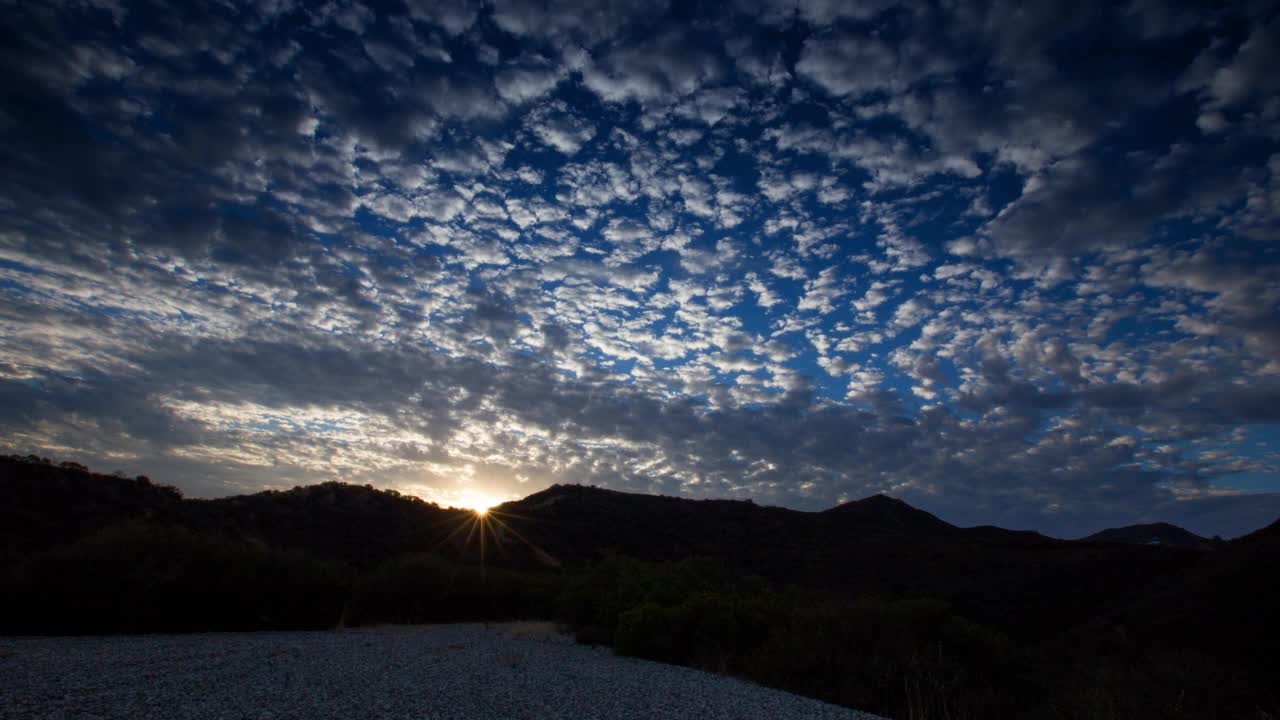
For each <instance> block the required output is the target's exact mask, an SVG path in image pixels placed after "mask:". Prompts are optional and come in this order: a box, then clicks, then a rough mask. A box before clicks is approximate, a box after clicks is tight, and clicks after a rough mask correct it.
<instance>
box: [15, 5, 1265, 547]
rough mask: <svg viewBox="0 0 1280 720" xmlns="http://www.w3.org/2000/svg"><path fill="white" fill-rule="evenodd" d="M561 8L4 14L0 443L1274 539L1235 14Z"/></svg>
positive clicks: (207, 480)
mask: <svg viewBox="0 0 1280 720" xmlns="http://www.w3.org/2000/svg"><path fill="white" fill-rule="evenodd" d="M580 5H581V6H577V5H575V4H574V3H568V4H565V3H560V4H552V5H548V4H546V3H542V2H532V1H531V0H503V1H501V2H490V3H479V2H477V3H454V4H449V3H437V2H416V1H414V2H404V3H401V2H395V3H379V4H376V5H364V4H358V3H343V2H330V3H328V4H323V5H321V4H316V3H293V2H289V1H288V0H283V1H282V0H271V1H266V0H264V1H262V2H256V3H253V2H239V3H207V4H205V3H182V4H178V5H174V6H169V5H166V4H164V3H156V2H140V3H115V2H111V1H110V0H83V1H73V0H64V1H63V2H58V3H40V4H34V3H24V4H18V5H14V6H12V7H10V8H9V12H7V13H6V17H5V19H4V20H3V21H2V22H3V23H4V25H3V28H4V29H3V35H4V38H5V42H4V43H3V47H4V48H5V49H4V50H3V51H0V77H2V78H3V80H4V87H5V88H6V93H5V97H4V98H3V99H2V100H0V128H2V129H3V132H0V163H3V166H4V167H5V168H6V171H5V172H4V173H3V174H2V175H0V210H2V211H3V212H0V337H2V338H3V340H2V341H0V400H2V401H3V402H0V431H2V432H3V435H4V437H5V438H7V440H6V445H8V446H9V448H8V449H9V451H12V452H22V453H27V452H39V453H42V454H50V455H56V456H58V457H67V458H74V459H78V460H81V461H87V462H89V463H90V464H92V465H94V466H97V467H100V468H103V469H114V468H117V467H119V468H124V469H127V470H129V471H131V472H146V473H148V474H151V475H153V476H156V477H164V478H165V479H166V480H172V481H175V482H177V483H178V484H180V485H182V486H184V488H185V489H186V490H188V491H189V492H191V493H194V494H203V495H217V494H225V493H230V492H239V491H245V490H252V489H257V488H261V487H270V486H281V485H284V486H288V485H293V484H295V483H300V482H314V481H319V480H324V479H333V478H341V479H347V480H352V481H357V482H373V483H375V484H380V485H384V486H393V487H397V488H400V489H402V490H406V491H409V492H415V493H417V494H421V495H423V496H425V497H429V498H432V499H438V500H440V501H443V502H449V501H450V500H453V499H457V498H461V497H464V496H467V495H470V494H474V493H476V492H483V493H487V494H489V495H494V496H498V497H507V496H516V495H523V494H527V493H529V492H533V491H536V490H538V489H540V488H541V487H543V486H545V485H547V484H550V483H552V482H585V483H596V484H600V485H604V486H608V487H614V488H619V489H628V490H638V491H646V492H663V493H668V494H679V495H688V496H694V497H705V496H717V497H718V496H731V497H753V498H756V499H757V501H759V502H766V503H776V504H783V505H788V506H792V507H801V508H808V509H816V508H821V507H825V506H829V505H831V504H833V503H835V502H838V501H841V500H844V499H851V498H856V497H860V496H863V495H866V494H869V493H873V492H880V491H883V492H889V493H892V494H895V495H898V496H900V497H903V498H904V499H907V500H908V501H911V502H914V503H917V504H919V505H922V506H924V507H926V508H929V509H931V510H934V511H936V512H938V513H939V514H941V515H942V516H943V517H945V518H947V519H951V520H954V521H957V522H968V523H997V524H1003V525H1008V526H1018V527H1032V528H1036V529H1041V530H1045V531H1048V532H1053V533H1058V534H1067V535H1070V534H1083V533H1085V532H1088V531H1091V530H1094V529H1097V528H1099V527H1102V526H1105V525H1109V524H1118V523H1123V522H1133V521H1138V520H1147V519H1155V518H1159V519H1174V520H1177V519H1184V518H1185V519H1186V522H1188V523H1189V524H1190V525H1191V526H1192V527H1193V529H1200V530H1201V531H1212V532H1221V533H1224V534H1232V533H1237V532H1242V531H1245V530H1249V529H1252V528H1253V527H1256V526H1257V525H1259V524H1262V523H1263V522H1265V520H1266V519H1267V518H1266V517H1265V516H1266V512H1265V511H1258V510H1257V509H1256V508H1258V507H1263V508H1271V509H1272V511H1273V512H1272V515H1274V514H1275V513H1276V512H1280V501H1277V497H1280V496H1275V495H1258V494H1253V495H1246V496H1242V495H1241V494H1240V493H1242V492H1245V491H1276V490H1280V454H1278V448H1277V442H1280V361H1278V360H1277V359H1276V358H1280V243H1278V242H1277V240H1278V238H1280V232H1278V231H1280V100H1278V99H1277V95H1276V89H1277V88H1276V86H1275V74H1274V73H1273V72H1272V71H1271V70H1272V68H1273V67H1274V66H1275V62H1274V60H1275V59H1276V58H1275V57H1274V55H1275V50H1274V48H1275V47H1277V46H1280V41H1277V40H1276V38H1277V36H1278V35H1280V13H1278V12H1277V8H1276V7H1275V6H1274V4H1271V3H1238V4H1236V5H1233V9H1231V10H1230V11H1226V10H1223V11H1213V12H1207V11H1203V10H1202V9H1199V8H1197V7H1196V6H1194V5H1186V6H1181V5H1177V4H1168V3H1163V2H1157V1H1155V0H1135V2H1132V3H1129V4H1127V5H1118V4H1114V3H1103V4H1098V5H1097V6H1096V7H1082V6H1079V5H1078V4H1069V5H1064V4H1061V3H1056V2H1047V1H1044V0H1042V1H1040V2H1036V3H1031V4H1025V3H1023V4H1018V5H1017V6H1016V7H1015V6H1008V7H1006V3H1001V2H995V3H983V4H971V5H970V4H961V5H956V4H953V3H929V2H911V3H905V4H896V3H888V2H858V3H829V2H818V1H814V2H810V1H808V0H802V1H801V2H799V3H796V2H794V1H789V2H786V3H781V2H779V3H774V2H769V1H767V0H741V2H739V3H737V5H735V6H733V7H731V8H730V9H728V10H726V9H725V8H724V7H722V6H720V5H715V6H712V5H711V4H707V5H705V6H703V5H699V4H694V5H677V4H673V5H672V6H671V7H662V6H661V5H655V4H654V3H650V2H642V3H632V2H627V1H626V0H619V1H611V2H603V3H601V2H591V3H581V4H580ZM1250 508H1253V509H1250Z"/></svg>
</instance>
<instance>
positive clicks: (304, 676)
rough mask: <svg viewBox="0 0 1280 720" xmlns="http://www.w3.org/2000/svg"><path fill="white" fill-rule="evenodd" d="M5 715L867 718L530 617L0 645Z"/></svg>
mask: <svg viewBox="0 0 1280 720" xmlns="http://www.w3.org/2000/svg"><path fill="white" fill-rule="evenodd" d="M0 717H3V718H15V719H16V718H24V719H31V720H35V719H37V718H50V719H52V718H68V719H69V718H77V719H85V720H87V719H89V718H131V719H134V718H136V719H142V718H191V719H193V720H215V719H218V720H221V719H223V718H226V719H228V720H231V719H234V720H247V719H253V720H268V719H271V720H283V719H285V718H299V719H301V718H307V719H312V718H344V719H349V720H361V719H369V720H373V719H378V720H381V719H384V718H385V719H387V720H391V719H392V718H395V719H397V720H398V719H405V720H409V719H414V720H435V719H444V718H493V719H497V718H537V719H538V720H550V719H554V718H574V719H575V720H579V719H587V718H602V719H603V718H608V719H609V720H614V719H622V718H695V719H696V720H716V719H717V718H843V719H845V720H854V719H861V720H871V719H872V718H873V716H871V715H867V714H863V713H858V712H854V711H852V710H847V709H844V708H841V707H837V706H834V705H829V704H826V703H822V702H818V701H816V700H810V699H808V698H802V697H799V696H796V695H792V694H790V693H785V692H781V691H778V690H770V689H767V688H762V687H759V686H756V685H752V684H750V683H746V682H742V681H740V680H735V679H733V678H728V677H723V676H719V675H713V674H709V673H704V672H699V671H696V670H690V669H688V668H681V667H675V666H671V665H663V664H660V663H653V662H648V661H644V660H636V659H632V658H621V657H615V656H613V655H612V654H611V653H610V652H609V651H608V650H606V649H602V648H592V647H585V646H581V645H575V644H574V643H573V642H572V641H571V640H570V639H568V638H567V637H565V636H563V635H559V634H557V633H555V632H554V631H553V630H552V629H551V628H549V626H545V625H538V624H531V623H513V624H499V625H437V626H417V627H385V628H368V629H357V630H337V631H330V632H280V633H219V634H205V635H151V636H125V637H92V638H0Z"/></svg>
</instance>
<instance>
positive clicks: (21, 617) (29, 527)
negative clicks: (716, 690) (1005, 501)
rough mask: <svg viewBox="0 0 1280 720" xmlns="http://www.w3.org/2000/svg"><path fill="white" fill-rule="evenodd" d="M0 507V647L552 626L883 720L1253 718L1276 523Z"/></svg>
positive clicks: (10, 503)
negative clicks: (1072, 531)
mask: <svg viewBox="0 0 1280 720" xmlns="http://www.w3.org/2000/svg"><path fill="white" fill-rule="evenodd" d="M0 493H3V498H4V501H3V502H0V542H2V546H0V549H2V552H3V554H2V555H0V560H3V567H2V568H0V570H2V572H3V574H2V575H0V583H2V584H3V585H2V586H0V597H3V598H4V604H5V607H4V608H3V611H2V612H0V633H103V632H107V633H110V632H153V631H183V630H200V631H204V630H232V629H276V628H317V629H318V628H330V627H336V626H341V625H358V624H374V623H387V622H392V623H420V622H442V621H459V620H497V619H507V618H520V617H538V618H548V617H553V618H557V619H559V620H560V621H562V622H563V623H564V624H565V625H566V626H567V627H569V628H570V629H572V630H573V631H574V632H576V633H577V635H578V637H579V639H580V640H582V641H584V642H592V643H603V644H609V645H612V646H613V647H614V649H615V650H616V651H617V652H619V653H624V654H628V655H635V656H639V657H645V658H650V659H654V660H660V661H664V662H672V663H680V664H687V665H692V666H695V667H700V668H705V669H708V670H712V671H716V672H726V673H732V674H735V675H739V676H742V677H746V678H750V679H753V680H755V681H757V682H760V683H763V684H767V685H772V686H776V687H781V688H785V689H789V690H792V691H795V692H799V693H802V694H806V695H810V696H814V697H819V698H822V699H825V700H829V701H832V702H837V703H841V704H845V705H848V706H851V707H856V708H860V709H864V710H869V711H872V712H877V713H881V714H884V715H887V716H889V717H895V718H969V717H983V718H1021V717H1036V718H1129V717H1151V718H1157V717H1159V718H1259V719H1261V718H1273V717H1280V696H1278V695H1277V693H1276V691H1275V690H1274V689H1273V687H1272V686H1273V684H1274V683H1273V682H1272V680H1273V678H1274V677H1277V676H1280V661H1277V658H1276V655H1275V653H1274V650H1273V648H1274V647H1277V646H1280V633H1278V632H1277V627H1278V626H1280V623H1278V622H1277V620H1276V619H1275V618H1274V612H1273V608H1272V605H1273V603H1274V599H1275V597H1276V590H1277V589H1280V588H1278V587H1277V577H1278V576H1280V573H1277V572H1276V570H1278V569H1280V567H1277V562H1276V561H1277V559H1278V558H1280V525H1273V526H1272V527H1270V528H1267V529H1264V530H1262V531H1259V532H1258V533H1255V534H1253V535H1251V536H1248V537H1245V538H1242V539H1238V540H1234V541H1230V542H1225V543H1207V542H1206V543H1203V544H1201V545H1196V546H1195V547H1196V548H1197V549H1191V548H1168V547H1146V546H1139V545H1131V544H1116V543H1101V542H1083V543H1082V542H1075V543H1071V542H1063V541H1055V540H1051V539H1048V538H1044V537H1041V536H1038V535H1035V534H1034V533H1016V532H1010V531H1004V530H1000V529H998V528H974V529H961V528H955V527H953V526H951V525H948V524H947V523H944V522H942V521H941V520H938V519H937V518H935V517H933V516H931V515H929V514H927V513H923V512H921V511H919V510H916V509H914V508H911V507H910V506H908V505H905V504H903V503H900V502H897V501H893V500H890V499H888V498H872V499H868V500H865V501H861V502H858V503H850V504H848V505H845V506H842V507H840V508H836V509H835V510H832V511H828V512H826V513H816V514H815V513H798V512H793V511H788V510H783V509H779V508H763V507H757V506H755V505H752V504H750V503H745V502H730V501H704V502H693V501H687V500H679V499H675V498H663V497H653V496H641V495H627V494H624V493H615V492H609V491H604V490H598V489H593V488H581V487H555V488H551V489H549V490H547V491H544V492H542V493H538V494H535V495H533V496H530V497H529V498H526V499H525V500H523V501H520V502H517V503H511V504H508V505H506V506H504V507H502V508H499V509H498V510H497V511H496V512H495V513H493V514H492V515H491V517H490V518H489V519H487V520H485V521H483V522H481V521H480V520H479V519H477V518H476V516H474V515H473V514H472V513H470V512H468V511H464V510H456V509H449V508H441V507H438V506H436V505H433V504H430V503H425V502H423V501H421V500H419V499H417V498H410V497H405V496H401V495H398V494H396V493H393V492H386V491H378V490H374V489H373V488H370V487H362V486H354V485H344V484H339V483H327V484H323V485H316V486H310V487H300V488H294V489H293V490H290V491H286V492H265V493H259V494H256V495H250V496H241V497H236V498H226V499H221V500H186V499H183V498H182V497H181V495H180V494H179V493H178V492H177V491H176V490H175V489H173V488H170V487H166V486H162V485H157V484H155V483H152V482H151V481H150V480H148V479H146V478H127V477H122V476H105V475H96V474H93V473H90V472H88V471H87V469H85V468H83V467H80V466H75V465H71V464H64V465H61V466H58V465H54V464H52V463H49V462H47V461H44V460H42V459H40V458H3V459H0ZM481 537H484V538H486V544H485V548H486V550H485V554H484V556H483V557H481V556H480V547H481V544H480V542H479V539H480V538H481Z"/></svg>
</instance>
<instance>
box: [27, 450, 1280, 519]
mask: <svg viewBox="0 0 1280 720" xmlns="http://www.w3.org/2000/svg"><path fill="white" fill-rule="evenodd" d="M5 457H8V458H10V459H13V460H16V461H18V462H32V461H33V460H32V456H20V455H13V454H10V455H7V456H5ZM37 459H39V460H41V461H43V460H49V461H50V462H49V463H48V464H49V465H50V466H53V467H60V466H61V465H62V464H63V462H66V461H63V462H58V461H53V460H52V459H51V458H37ZM70 462H72V463H74V462H75V461H70ZM80 469H83V470H86V471H87V472H89V473H91V474H95V475H102V476H105V477H114V478H119V479H124V480H128V479H130V476H128V475H123V474H121V473H122V472H123V471H116V472H115V473H104V472H101V471H98V470H95V469H94V468H89V467H85V466H83V465H80ZM145 477H146V479H147V480H148V481H150V482H152V483H157V484H160V485H166V486H170V487H177V486H174V485H172V484H171V483H168V482H166V481H165V480H164V478H153V477H150V476H145ZM326 484H338V485H342V486H345V487H352V488H359V489H371V490H372V491H373V492H387V491H395V492H396V493H397V496H398V497H412V498H414V499H416V500H421V501H423V502H427V503H431V504H434V505H436V506H437V507H439V508H441V509H444V510H459V511H470V512H474V513H475V514H477V515H486V514H488V513H489V512H490V511H492V510H494V509H496V508H500V507H502V506H504V505H508V504H513V503H520V502H524V501H525V500H528V499H529V498H531V497H533V496H534V495H538V494H540V493H545V492H549V491H552V490H555V489H556V488H563V487H567V488H580V489H587V490H600V491H604V492H612V493H620V494H623V495H639V496H644V497H653V498H663V499H669V500H689V501H692V502H741V503H750V504H752V505H755V506H756V507H760V508H772V509H779V510H786V511H788V512H795V513H801V514H805V515H817V514H821V513H825V512H828V511H831V510H835V509H838V508H840V507H843V506H845V505H853V504H858V503H862V502H865V501H867V500H871V499H874V498H878V497H882V498H886V499H888V500H891V501H894V502H901V503H904V504H906V505H907V507H910V508H911V509H913V510H917V511H920V512H924V513H928V514H929V515H932V516H933V517H935V518H937V519H939V520H942V521H943V522H946V523H948V524H950V525H952V526H953V527H957V528H960V529H975V528H980V527H999V528H1000V529H1003V530H1010V531H1014V532H1036V533H1038V534H1040V535H1043V536H1044V537H1048V538H1052V539H1055V540H1084V539H1086V538H1087V537H1089V536H1091V535H1095V534H1098V533H1100V532H1102V531H1106V530H1119V529H1126V528H1130V527H1142V526H1149V525H1167V526H1172V527H1175V528H1178V529H1182V530H1187V531H1190V532H1192V533H1194V534H1196V535H1198V536H1200V537H1202V538H1205V539H1209V538H1215V537H1216V538H1221V539H1224V540H1233V539H1236V538H1240V537H1244V536H1245V535H1249V534H1252V533H1254V532H1257V531H1258V530H1262V529H1264V528H1266V527H1269V526H1271V525H1272V524H1274V523H1277V522H1280V515H1277V516H1275V517H1271V518H1269V519H1268V518H1266V517H1265V516H1262V515H1259V516H1256V517H1257V518H1259V521H1260V524H1258V525H1257V526H1256V527H1252V526H1246V528H1245V529H1244V530H1243V531H1241V532H1238V533H1236V534H1234V535H1223V534H1221V533H1216V532H1211V531H1209V532H1206V531H1201V530H1196V529H1194V528H1193V527H1184V526H1182V525H1179V524H1177V523H1176V522H1169V521H1167V520H1162V519H1158V518H1157V519H1153V520H1144V521H1142V522H1137V523H1129V524H1126V525H1117V526H1107V527H1098V528H1096V529H1092V530H1090V531H1088V532H1086V533H1083V534H1079V535H1075V536H1065V535H1055V534H1050V533H1042V532H1040V531H1038V530H1033V529H1032V528H1018V527H1001V526H997V525H991V524H987V523H977V524H962V523H953V522H951V521H949V520H947V518H946V517H943V516H941V515H938V514H936V513H932V512H930V511H928V510H926V509H925V508H922V507H917V506H916V505H913V504H911V503H909V502H907V501H906V500H902V499H901V498H897V497H894V496H892V495H888V494H885V493H882V492H877V493H873V494H870V495H865V496H863V497H859V498H853V499H848V500H842V501H840V502H839V503H837V504H835V505H832V506H830V507H822V508H816V509H804V508H794V507H787V506H784V505H770V504H767V503H757V502H756V501H755V499H754V498H750V497H746V498H725V497H688V496H683V495H662V494H655V493H646V492H641V491H633V490H617V489H614V488H608V487H601V486H599V485H585V484H581V483H557V484H554V485H550V486H548V487H545V488H542V489H540V490H535V491H532V492H529V493H527V494H525V495H522V496H517V497H511V498H506V499H499V498H492V497H486V498H484V500H485V502H483V503H474V502H472V503H465V504H459V505H449V504H447V503H442V502H437V501H435V500H432V499H429V498H424V497H420V496H418V495H413V494H412V493H402V492H400V491H398V490H396V489H395V488H383V487H377V486H374V485H372V484H358V483H354V482H347V481H344V480H341V479H337V480H324V481H321V482H316V483H310V484H306V485H295V486H293V487H289V488H262V489H257V490H249V491H246V492H243V493H234V494H224V495H207V496H192V495H187V494H186V493H183V494H182V498H183V499H192V500H219V499H227V498H233V497H245V496H248V495H255V494H259V493H264V492H291V491H294V490H305V489H307V488H309V487H319V486H321V485H326ZM178 489H179V491H181V488H178ZM498 515H499V516H501V513H498ZM1202 527H1209V528H1212V527H1213V526H1212V525H1202Z"/></svg>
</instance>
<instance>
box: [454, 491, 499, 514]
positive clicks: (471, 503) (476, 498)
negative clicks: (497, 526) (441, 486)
mask: <svg viewBox="0 0 1280 720" xmlns="http://www.w3.org/2000/svg"><path fill="white" fill-rule="evenodd" d="M456 502H457V504H458V506H459V507H464V508H466V509H468V510H470V511H471V512H473V513H475V514H476V515H487V514H489V508H492V507H493V506H494V505H498V504H499V503H501V502H502V501H501V500H499V499H497V498H495V497H492V496H490V495H484V494H482V493H475V492H468V493H463V494H462V495H459V496H458V499H457V501H456Z"/></svg>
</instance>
